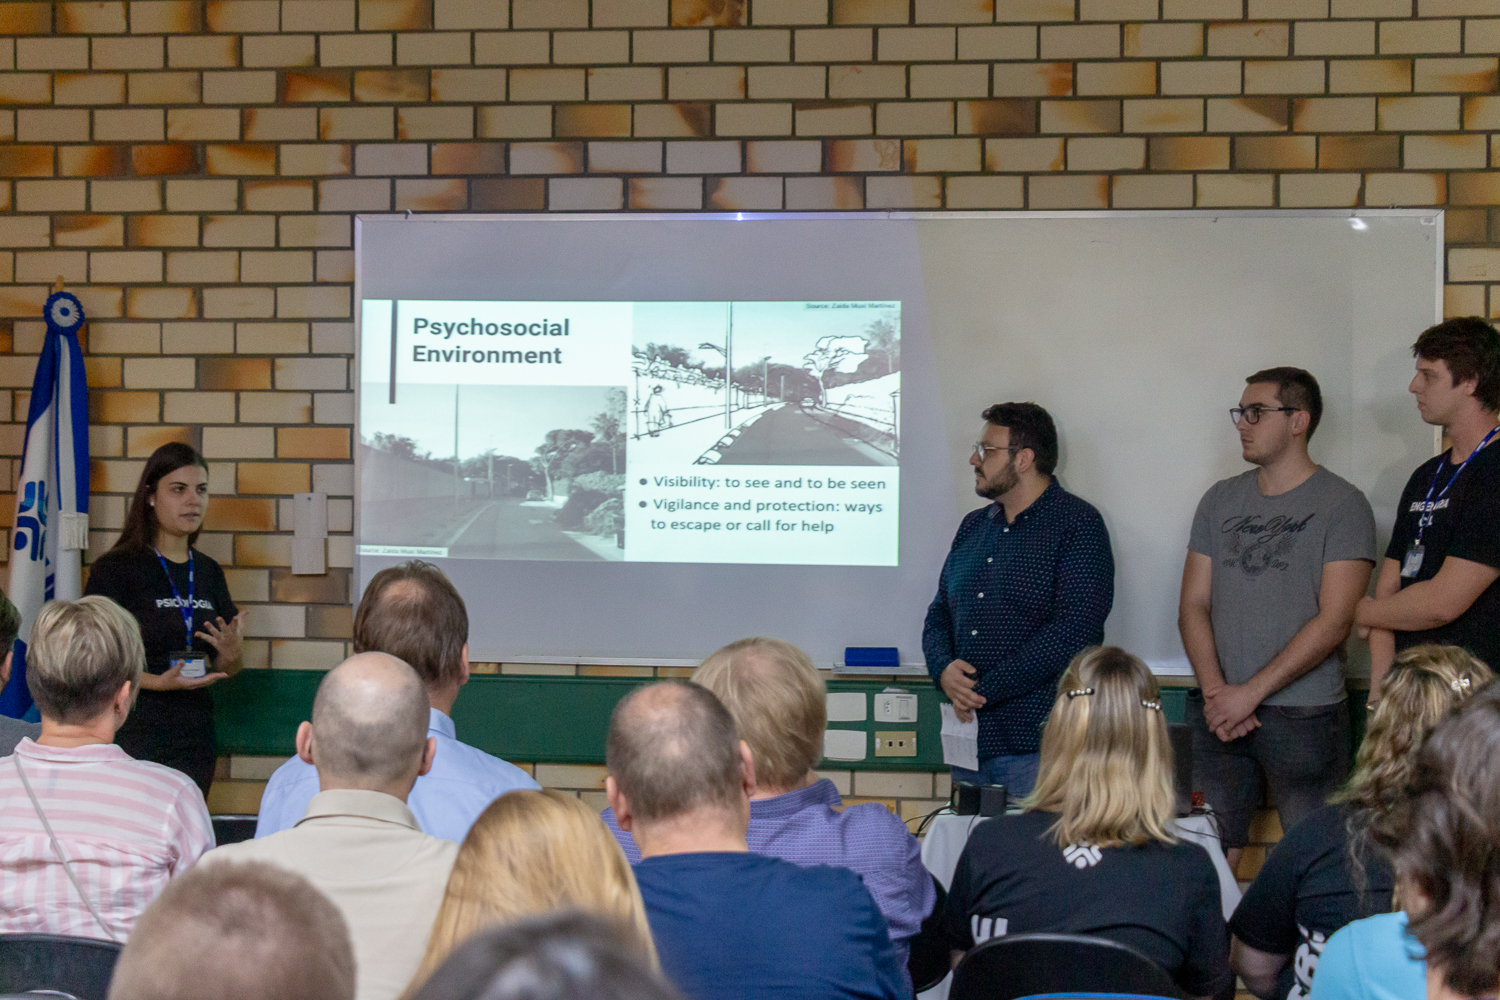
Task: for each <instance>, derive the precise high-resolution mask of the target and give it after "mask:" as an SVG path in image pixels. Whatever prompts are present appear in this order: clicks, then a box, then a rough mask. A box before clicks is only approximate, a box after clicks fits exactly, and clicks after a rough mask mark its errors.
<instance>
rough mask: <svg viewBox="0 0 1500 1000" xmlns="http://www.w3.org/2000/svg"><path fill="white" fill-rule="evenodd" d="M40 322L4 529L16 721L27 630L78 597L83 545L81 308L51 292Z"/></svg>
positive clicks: (9, 709)
mask: <svg viewBox="0 0 1500 1000" xmlns="http://www.w3.org/2000/svg"><path fill="white" fill-rule="evenodd" d="M45 315H46V319H47V340H46V342H45V343H44V344H43V345H42V355H41V357H39V358H38V359H37V363H36V377H35V378H34V379H33V380H32V383H31V409H30V410H29V411H28V412H27V414H26V450H25V451H24V452H23V453H22V456H23V457H22V459H21V478H20V481H19V482H18V483H17V484H16V517H15V521H14V526H13V528H12V529H11V536H12V545H11V553H10V588H9V595H10V599H11V600H12V601H13V602H15V605H16V608H17V609H18V610H19V611H20V612H21V634H20V635H19V636H18V637H17V639H16V647H15V654H16V655H15V659H14V661H13V662H12V664H11V668H12V669H11V675H10V683H9V684H8V685H6V688H5V690H4V691H3V692H0V714H4V715H9V716H13V717H16V718H20V717H21V716H23V715H25V714H26V712H27V711H28V710H29V709H30V708H31V692H30V691H29V690H27V688H26V640H28V639H30V638H31V623H32V622H34V621H36V616H37V613H38V612H39V611H41V610H42V605H43V604H46V603H47V602H48V601H50V600H52V599H53V598H61V599H63V600H70V601H71V600H77V599H78V597H79V596H80V595H81V594H82V592H83V583H82V566H81V565H80V564H81V560H82V550H83V549H85V548H87V547H88V543H89V518H88V510H89V440H88V432H89V385H88V379H87V378H86V377H85V375H84V370H83V351H82V350H81V349H80V348H79V346H78V331H79V330H81V329H82V328H83V306H82V305H81V304H80V303H79V301H78V300H77V299H76V298H74V297H73V296H72V295H69V294H68V293H67V292H53V293H52V294H51V295H50V296H48V298H47V306H46V309H45ZM0 655H3V652H0Z"/></svg>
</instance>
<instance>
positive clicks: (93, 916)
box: [0, 597, 214, 941]
mask: <svg viewBox="0 0 1500 1000" xmlns="http://www.w3.org/2000/svg"><path fill="white" fill-rule="evenodd" d="M145 663H146V650H145V647H144V646H143V645H142V643H141V630H140V626H139V625H137V624H136V620H135V619H134V618H133V617H132V616H131V615H130V614H129V613H128V612H126V611H125V609H123V608H121V607H120V606H119V605H118V604H116V603H115V602H114V601H111V600H110V599H109V598H107V597H85V598H83V599H82V600H78V601H53V602H51V603H50V604H48V605H47V606H45V607H44V608H42V611H41V613H40V614H39V615H37V619H36V622H35V623H34V624H33V625H32V626H31V644H30V645H29V646H28V647H27V664H26V684H27V687H28V688H29V689H30V691H31V697H32V700H34V701H35V702H36V706H37V710H38V711H39V712H40V713H41V716H42V727H41V735H40V736H38V737H37V738H36V740H34V741H33V740H32V739H30V738H29V737H27V738H23V739H22V740H21V742H20V743H19V744H17V746H16V749H15V752H14V753H13V754H11V755H10V756H9V757H5V758H0V843H3V844H4V848H3V850H0V932H3V933H19V932H31V933H46V934H66V935H70V936H73V937H92V938H104V939H107V940H110V941H124V940H125V938H126V936H128V935H129V934H130V929H131V927H133V926H134V925H135V922H136V919H137V918H138V917H139V916H140V915H141V911H142V910H144V909H145V908H146V906H147V905H148V904H149V903H150V902H151V901H152V900H153V899H155V898H156V896H157V894H158V893H160V892H161V891H162V889H163V888H164V887H165V886H166V884H167V881H168V880H169V879H170V878H172V876H174V875H177V874H180V873H182V872H184V871H186V870H187V869H188V868H189V867H190V866H191V865H192V864H193V862H195V861H197V860H198V858H199V856H200V855H202V854H203V852H204V851H206V850H208V849H209V848H211V847H213V845H214V833H213V826H212V825H211V824H210V823H209V820H208V809H207V808H206V807H205V806H204V804H203V793H202V792H200V791H198V786H197V785H195V784H193V782H192V780H191V779H190V778H188V777H187V776H186V775H184V774H183V773H182V772H180V771H175V770H173V769H172V768H170V767H163V766H162V765H160V764H153V763H150V762H148V761H143V760H135V759H134V758H132V757H131V756H130V755H129V754H127V753H126V752H125V751H124V750H121V749H120V748H119V747H118V746H117V745H116V744H115V743H114V737H115V732H116V731H117V730H118V729H119V728H120V725H121V723H123V722H124V721H125V717H126V716H127V715H129V714H130V708H131V706H132V705H133V704H134V702H135V695H136V692H137V691H138V690H139V687H140V677H141V670H142V669H143V668H144V667H145Z"/></svg>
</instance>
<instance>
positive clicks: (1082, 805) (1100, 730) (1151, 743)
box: [1022, 646, 1177, 847]
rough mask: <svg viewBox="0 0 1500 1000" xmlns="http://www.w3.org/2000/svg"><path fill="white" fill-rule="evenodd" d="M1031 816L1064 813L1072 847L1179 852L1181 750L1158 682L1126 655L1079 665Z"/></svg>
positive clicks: (1048, 748) (1064, 691)
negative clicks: (1177, 769) (1176, 758)
mask: <svg viewBox="0 0 1500 1000" xmlns="http://www.w3.org/2000/svg"><path fill="white" fill-rule="evenodd" d="M1022 805H1023V806H1024V807H1025V808H1026V809H1028V810H1033V809H1034V810H1039V811H1042V812H1055V813H1057V814H1058V817H1057V822H1056V823H1055V824H1053V826H1052V828H1051V831H1050V832H1051V833H1052V835H1053V836H1055V837H1056V838H1057V842H1058V844H1059V845H1060V846H1062V847H1067V846H1069V845H1072V844H1081V843H1088V844H1093V845H1095V846H1097V847H1119V846H1121V845H1122V844H1127V843H1128V844H1143V843H1145V842H1146V841H1148V840H1159V841H1161V842H1162V843H1166V844H1173V843H1176V842H1177V837H1176V835H1175V834H1174V833H1173V820H1174V819H1175V818H1176V813H1177V800H1176V795H1175V793H1174V791H1173V787H1172V743H1171V740H1170V738H1169V737H1168V735H1167V720H1166V718H1165V717H1164V716H1163V715H1162V711H1161V693H1160V689H1159V688H1158V687H1157V685H1156V678H1155V677H1153V676H1151V671H1150V670H1148V669H1147V668H1146V665H1145V664H1144V663H1142V662H1141V661H1140V659H1139V658H1137V657H1134V656H1131V655H1130V654H1129V653H1127V652H1125V651H1124V650H1123V649H1120V648H1119V647H1117V646H1095V647H1093V648H1092V649H1086V650H1084V651H1083V652H1082V653H1079V654H1078V655H1077V656H1075V657H1074V658H1073V662H1072V663H1070V664H1068V669H1067V671H1066V672H1065V673H1064V674H1063V676H1062V680H1060V681H1059V682H1058V685H1057V700H1056V701H1055V702H1053V704H1052V715H1051V717H1050V718H1048V720H1047V726H1046V728H1045V729H1044V730H1042V752H1041V766H1040V769H1039V772H1038V775H1037V783H1036V790H1035V791H1033V792H1032V793H1031V794H1030V795H1029V796H1027V797H1026V798H1025V799H1023V800H1022Z"/></svg>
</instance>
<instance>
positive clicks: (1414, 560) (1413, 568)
mask: <svg viewBox="0 0 1500 1000" xmlns="http://www.w3.org/2000/svg"><path fill="white" fill-rule="evenodd" d="M1426 554H1427V550H1426V549H1425V548H1424V547H1422V546H1421V545H1413V546H1412V547H1411V548H1409V549H1407V550H1406V559H1405V561H1404V562H1402V563H1401V578H1402V579H1403V580H1410V579H1412V578H1413V577H1415V576H1416V575H1417V574H1418V573H1420V572H1421V571H1422V557H1423V556H1424V555H1426Z"/></svg>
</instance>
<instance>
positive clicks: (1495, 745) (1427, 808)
mask: <svg viewBox="0 0 1500 1000" xmlns="http://www.w3.org/2000/svg"><path fill="white" fill-rule="evenodd" d="M1371 832H1372V834H1373V836H1374V838H1375V841H1376V843H1378V844H1379V845H1380V846H1381V847H1383V848H1385V849H1386V850H1387V851H1389V852H1390V854H1391V857H1392V859H1393V867H1394V868H1395V871H1396V879H1397V882H1398V884H1399V885H1400V886H1401V892H1402V893H1403V898H1404V899H1405V901H1406V909H1407V912H1408V913H1409V914H1411V918H1410V921H1409V923H1408V931H1409V932H1410V933H1411V935H1412V936H1413V937H1415V938H1416V939H1417V940H1418V941H1419V942H1421V944H1422V947H1423V948H1425V949H1426V951H1427V963H1428V965H1429V966H1430V967H1432V968H1436V969H1438V970H1440V971H1441V972H1442V975H1443V979H1444V980H1445V981H1446V982H1447V984H1448V986H1449V988H1450V989H1452V990H1454V991H1455V992H1457V993H1458V994H1460V995H1462V996H1466V997H1478V996H1492V995H1494V993H1495V986H1496V984H1497V982H1500V682H1491V683H1490V684H1488V685H1486V686H1485V687H1484V689H1483V690H1481V691H1480V692H1479V693H1478V694H1476V695H1474V697H1472V698H1470V699H1469V701H1468V702H1467V703H1466V704H1465V705H1463V706H1462V707H1461V708H1459V709H1458V710H1457V711H1456V712H1455V713H1454V714H1453V715H1450V716H1449V717H1448V718H1447V719H1444V720H1443V721H1442V722H1441V723H1439V724H1438V725H1437V727H1436V728H1435V729H1433V731H1432V733H1431V735H1429V736H1428V737H1427V740H1426V742H1424V743H1423V744H1422V750H1421V752H1420V753H1419V754H1418V755H1417V763H1416V767H1415V768H1414V769H1413V772H1412V777H1411V783H1410V784H1409V785H1408V786H1407V791H1406V795H1405V796H1403V798H1402V800H1401V802H1400V803H1399V804H1398V805H1397V806H1396V807H1395V808H1393V809H1392V810H1391V811H1390V813H1389V814H1388V815H1387V816H1385V817H1384V818H1381V819H1378V820H1377V821H1376V823H1375V825H1374V826H1373V828H1372V831H1371Z"/></svg>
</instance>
